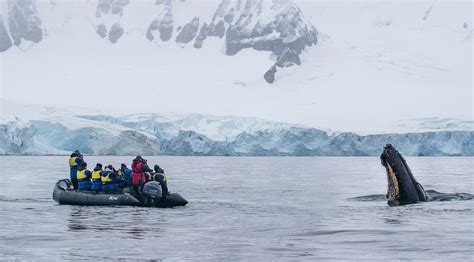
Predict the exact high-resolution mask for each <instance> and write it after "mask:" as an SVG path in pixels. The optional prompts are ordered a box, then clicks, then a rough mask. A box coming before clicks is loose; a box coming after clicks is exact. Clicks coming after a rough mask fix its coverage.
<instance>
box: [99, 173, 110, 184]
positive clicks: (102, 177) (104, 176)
mask: <svg viewBox="0 0 474 262" xmlns="http://www.w3.org/2000/svg"><path fill="white" fill-rule="evenodd" d="M109 175H110V172H102V174H101V175H100V180H101V181H102V184H107V183H110V182H112V179H110V177H109Z"/></svg>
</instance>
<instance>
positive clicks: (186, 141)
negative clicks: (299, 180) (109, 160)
mask: <svg viewBox="0 0 474 262" xmlns="http://www.w3.org/2000/svg"><path fill="white" fill-rule="evenodd" d="M0 101H1V109H2V114H1V115H0V116H1V117H0V142H1V143H0V154H3V155H25V154H26V155H48V154H67V153H68V152H71V151H73V150H75V149H79V150H81V152H83V153H85V154H92V155H135V154H142V155H179V156H376V155H379V154H380V150H381V148H382V146H383V145H385V144H387V143H391V144H393V145H395V146H396V147H397V148H398V149H399V150H400V151H401V152H402V153H403V154H404V155H407V156H474V139H473V138H474V121H468V120H456V119H451V118H427V119H417V120H410V121H408V122H409V123H410V124H411V125H412V126H414V127H417V126H422V127H429V130H436V131H426V130H424V129H416V128H415V129H413V130H414V131H413V132H407V133H384V134H365V135H360V134H356V133H352V132H332V131H328V130H320V129H316V128H312V127H307V126H302V125H294V124H290V123H281V122H274V121H268V120H263V119H258V118H249V117H236V116H212V115H201V114H158V113H145V114H130V115H118V116H114V115H109V114H102V112H100V114H97V111H94V110H85V109H82V108H54V107H44V106H39V105H22V104H18V103H13V102H11V101H7V100H4V99H1V100H0ZM415 123H418V124H416V125H415ZM435 124H438V128H436V127H435ZM403 127H404V128H407V127H406V126H405V125H404V126H403Z"/></svg>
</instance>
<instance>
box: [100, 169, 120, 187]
mask: <svg viewBox="0 0 474 262" xmlns="http://www.w3.org/2000/svg"><path fill="white" fill-rule="evenodd" d="M100 179H101V181H102V191H106V192H113V191H116V190H117V189H118V185H119V183H120V177H119V175H118V172H117V170H115V168H114V167H113V166H112V165H108V166H106V167H105V169H104V170H102V171H101V172H100Z"/></svg>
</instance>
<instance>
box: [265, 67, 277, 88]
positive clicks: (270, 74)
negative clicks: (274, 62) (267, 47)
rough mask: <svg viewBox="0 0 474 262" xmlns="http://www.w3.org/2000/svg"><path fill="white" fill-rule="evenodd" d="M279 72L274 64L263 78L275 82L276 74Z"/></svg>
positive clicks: (268, 81)
mask: <svg viewBox="0 0 474 262" xmlns="http://www.w3.org/2000/svg"><path fill="white" fill-rule="evenodd" d="M276 72H277V69H276V66H272V67H271V68H270V69H268V71H267V72H265V74H264V75H263V78H265V81H267V83H269V84H271V83H273V82H275V74H276Z"/></svg>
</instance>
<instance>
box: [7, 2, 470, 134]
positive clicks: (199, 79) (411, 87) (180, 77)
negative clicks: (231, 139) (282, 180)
mask: <svg viewBox="0 0 474 262" xmlns="http://www.w3.org/2000/svg"><path fill="white" fill-rule="evenodd" d="M26 2H28V1H26ZM50 2H51V1H46V2H45V1H37V3H39V4H38V5H37V11H38V14H39V15H40V18H41V19H42V20H41V25H42V28H43V39H42V40H41V41H39V42H38V43H34V42H33V41H28V40H24V39H23V38H22V39H23V40H22V43H21V44H20V45H19V46H18V47H15V46H12V47H10V48H9V49H8V50H7V51H5V52H2V53H0V60H1V63H0V67H1V68H0V71H1V72H2V74H1V75H0V77H1V81H0V82H1V84H2V87H1V90H0V92H1V93H0V97H3V98H6V99H10V100H16V101H21V102H25V103H27V104H35V103H39V102H40V103H42V104H48V105H54V106H60V107H65V106H69V105H73V106H83V107H88V108H100V109H107V110H106V111H108V112H120V113H124V114H126V113H128V114H135V113H143V112H152V113H153V112H177V113H179V114H187V113H190V112H193V113H198V114H203V115H220V116H226V115H236V116H246V117H256V118H263V119H271V120H273V121H276V122H289V123H298V124H302V125H305V126H311V127H330V128H331V129H333V130H338V131H344V132H356V133H364V134H369V133H387V132H391V131H392V130H393V125H394V123H395V122H396V121H398V120H399V119H414V118H431V117H436V118H459V119H467V120H472V116H473V103H472V101H473V100H474V98H473V92H472V86H473V84H472V71H473V70H472V3H471V1H431V0H426V1H425V0H423V1H389V2H386V1H383V2H382V1H363V2H360V1H304V0H301V1H295V2H294V3H296V6H297V7H298V8H299V9H300V10H301V13H302V17H303V18H304V21H306V22H308V23H305V24H308V25H309V24H311V25H314V26H315V27H317V28H318V43H317V44H316V45H314V46H311V47H307V48H306V49H305V50H304V51H302V53H301V54H300V55H299V56H298V57H299V59H300V60H301V65H299V66H292V67H288V68H278V72H277V74H276V75H275V82H274V83H273V84H272V85H268V84H267V83H266V81H265V80H264V78H263V73H264V72H266V71H267V70H268V69H269V68H272V66H273V65H275V63H276V62H277V60H278V57H276V56H275V54H274V52H273V51H266V50H260V51H258V50H255V49H254V48H246V49H243V50H241V51H240V52H238V53H237V54H235V55H233V56H228V55H225V54H226V51H227V49H226V44H224V42H225V40H224V38H222V39H221V38H219V36H212V37H210V36H208V35H207V33H206V40H205V42H204V44H203V46H202V47H201V48H195V47H194V43H195V41H194V40H195V39H196V38H197V36H195V38H194V40H193V41H191V42H189V43H187V44H183V43H176V41H175V40H176V37H177V36H178V35H179V34H180V32H182V30H184V27H185V26H186V25H187V24H188V23H190V22H191V21H192V20H193V18H194V17H195V16H198V17H199V18H200V26H202V25H203V22H204V21H206V22H209V21H212V20H213V19H214V14H216V13H219V12H217V10H218V9H219V6H220V3H221V1H185V2H182V1H173V3H174V5H173V8H172V10H173V11H172V12H173V16H172V17H173V21H174V22H173V28H174V29H173V35H172V38H171V40H169V41H162V40H161V33H160V31H159V29H158V31H157V30H151V31H152V34H153V35H154V38H153V40H152V41H149V39H148V38H147V37H146V33H147V30H148V29H149V26H150V25H151V24H152V23H153V21H154V20H155V19H157V18H160V19H161V18H163V13H162V12H163V10H164V9H165V2H166V1H161V3H160V4H159V5H155V4H154V3H153V1H152V2H151V3H150V6H147V5H148V4H147V3H149V2H147V3H145V2H142V1H131V2H130V4H127V5H126V6H124V7H123V15H120V13H121V12H120V11H117V13H116V14H112V9H110V12H111V13H107V14H104V15H101V16H100V17H97V16H96V12H97V8H98V5H97V2H96V1H92V0H91V1H86V2H84V3H87V4H84V5H83V4H81V3H83V2H81V1H52V2H51V3H53V4H52V5H51V4H50ZM126 2H128V1H126ZM223 2H225V1H223ZM230 2H231V3H232V4H236V3H237V1H230ZM242 2H245V1H242ZM282 2H285V1H282ZM6 3H7V1H2V5H3V6H5V7H4V8H3V11H1V14H2V18H3V21H4V24H5V27H6V28H9V22H8V19H7V16H8V15H7V13H8V11H6V10H8V7H7V6H6ZM42 3H45V4H42ZM187 4H190V5H189V6H191V8H185V7H186V6H187ZM269 7H270V9H268V8H269ZM222 10H226V12H227V11H230V9H228V8H227V7H226V8H223V9H222ZM255 10H256V9H255ZM262 10H271V4H270V5H268V2H264V6H263V8H262ZM288 10H293V9H288ZM226 12H223V13H226ZM239 12H242V10H241V11H239ZM41 13H43V14H50V15H47V16H41ZM276 13H278V12H276ZM276 13H275V12H274V13H272V14H273V16H275V14H276ZM238 14H241V13H238ZM267 14H268V13H266V12H263V11H262V13H261V15H260V16H258V17H260V18H261V20H262V21H263V22H267V21H269V20H268V19H264V18H267V17H268V18H272V16H271V15H268V16H267ZM204 17H205V18H204ZM224 17H225V16H224ZM236 17H238V15H237V13H236V15H235V18H234V20H236V19H237V18H236ZM201 18H202V19H201ZM273 18H275V17H273ZM215 19H217V20H216V25H217V23H218V22H217V21H220V20H222V19H224V18H222V16H216V18H215ZM270 20H272V19H270ZM286 21H291V19H290V20H286ZM117 22H120V25H121V27H122V28H123V30H124V33H123V34H122V35H121V37H120V38H119V40H117V42H116V43H115V44H114V43H112V42H111V41H110V38H109V33H110V30H111V28H112V27H113V25H114V24H115V23H117ZM253 22H254V21H252V23H251V24H252V25H253ZM263 22H262V23H263ZM101 24H104V26H105V27H106V29H107V33H108V34H107V36H106V37H104V38H101V37H100V35H99V34H98V32H97V29H98V27H99V26H100V25H101ZM160 24H161V20H160ZM165 24H166V23H164V24H163V25H165ZM209 24H210V22H209ZM249 24H250V23H249ZM0 27H1V26H0ZM178 27H181V28H180V30H178ZM188 28H189V27H188ZM191 29H192V28H191ZM191 29H189V30H191ZM44 30H46V31H44ZM0 31H1V29H0ZM191 32H192V30H191ZM206 32H207V31H206ZM213 32H214V31H213ZM7 33H8V32H7ZM1 34H2V33H1V32H0V35H1ZM198 34H199V32H198ZM211 34H213V33H211ZM268 36H269V37H271V36H272V35H268ZM249 39H253V38H249ZM256 39H257V40H258V38H256ZM256 39H254V40H256ZM241 40H242V39H241ZM243 43H245V41H243V42H241V44H243ZM280 55H281V54H280ZM288 59H291V56H289V57H288ZM26 76H27V77H26ZM137 100H139V101H141V102H139V103H138V102H136V101H137ZM124 114H122V115H124ZM406 131H407V132H411V131H410V130H406Z"/></svg>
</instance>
